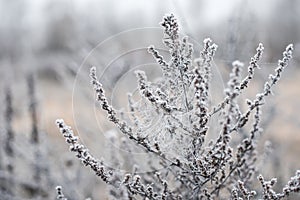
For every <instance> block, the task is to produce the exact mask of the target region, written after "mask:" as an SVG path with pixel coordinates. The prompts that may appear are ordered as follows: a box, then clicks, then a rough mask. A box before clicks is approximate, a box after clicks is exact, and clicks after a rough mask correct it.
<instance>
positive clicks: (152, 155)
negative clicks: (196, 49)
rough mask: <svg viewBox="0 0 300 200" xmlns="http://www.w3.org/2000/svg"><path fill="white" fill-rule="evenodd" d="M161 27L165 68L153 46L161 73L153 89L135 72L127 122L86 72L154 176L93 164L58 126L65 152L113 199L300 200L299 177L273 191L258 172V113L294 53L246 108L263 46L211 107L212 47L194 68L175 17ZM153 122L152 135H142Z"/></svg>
mask: <svg viewBox="0 0 300 200" xmlns="http://www.w3.org/2000/svg"><path fill="white" fill-rule="evenodd" d="M161 26H162V27H163V29H164V37H163V42H164V44H165V46H166V47H167V48H168V49H169V53H170V60H165V58H164V57H163V56H162V55H161V54H160V52H159V51H158V50H157V49H156V48H155V47H154V46H150V47H149V48H148V52H149V53H150V54H152V55H153V57H154V59H155V60H156V61H157V64H158V65H159V66H160V68H161V72H162V77H161V79H160V80H159V81H157V82H150V81H149V80H148V79H147V75H146V73H145V72H144V71H141V70H138V71H136V72H135V74H136V77H137V84H138V90H139V95H140V99H139V100H136V99H134V98H132V94H129V95H128V107H129V111H130V112H129V113H130V116H129V117H127V118H126V119H125V118H124V117H122V115H121V114H120V113H118V112H117V110H116V109H115V108H114V107H113V106H112V105H110V103H109V101H108V100H107V97H106V96H105V91H104V88H103V86H102V84H101V83H100V82H99V81H98V78H97V75H96V67H92V68H91V70H90V78H91V84H92V85H93V88H94V92H95V94H96V100H97V101H98V102H99V106H100V108H101V109H103V110H104V111H106V113H107V117H108V120H109V121H111V122H112V123H113V124H114V125H115V126H116V128H117V129H118V130H119V131H120V132H121V133H122V134H123V135H124V136H125V138H126V140H124V142H125V143H126V142H128V141H132V142H134V144H135V145H136V146H138V147H139V148H141V149H142V150H143V151H144V152H146V155H148V159H147V158H144V159H145V160H146V161H147V164H148V166H150V168H151V170H148V171H147V172H142V170H141V169H140V168H138V167H136V166H138V165H139V161H137V162H136V163H134V165H132V167H133V168H135V169H134V170H133V172H130V171H128V172H124V173H123V172H122V171H120V170H118V169H116V168H112V167H109V166H108V165H106V164H105V163H104V161H103V160H100V159H97V158H95V157H94V156H93V154H92V153H91V152H90V151H89V149H88V147H86V146H85V145H83V144H82V143H81V142H80V139H79V138H78V137H77V136H75V135H74V133H73V131H72V130H71V127H69V126H67V125H66V124H65V122H64V121H63V120H61V119H60V120H57V121H56V123H57V126H58V128H59V129H60V132H61V134H62V135H63V137H64V138H65V139H66V143H67V144H68V145H69V146H70V150H71V151H72V152H74V153H75V154H76V156H77V158H78V159H79V160H81V162H82V163H83V165H85V166H87V167H89V168H91V169H92V170H93V171H94V172H95V174H96V176H99V178H101V179H102V180H103V181H104V182H105V183H107V184H108V185H110V187H109V188H110V193H109V194H110V196H111V198H114V199H140V197H142V198H143V199H258V198H261V199H283V198H286V197H288V196H289V195H290V194H291V193H296V192H299V191H300V171H299V170H298V171H297V172H296V173H295V176H293V177H291V178H290V181H288V183H287V184H286V186H285V187H284V188H283V189H282V190H281V191H275V189H274V187H273V186H274V185H275V184H276V178H273V179H271V180H266V179H265V178H264V177H263V176H262V175H261V174H260V173H259V169H258V167H257V159H258V145H257V143H258V140H259V136H260V135H261V132H262V129H261V127H260V122H261V117H262V115H261V109H262V106H263V105H264V104H265V100H266V97H268V96H270V94H272V88H273V87H274V86H275V85H276V84H277V83H278V81H279V79H280V77H281V75H282V72H283V70H284V69H285V68H286V67H287V65H288V63H289V61H290V59H291V58H292V53H293V46H292V45H288V46H287V47H286V50H285V51H284V52H283V57H282V58H281V59H280V60H279V61H278V66H277V68H276V69H275V72H274V73H273V74H270V75H269V77H268V80H267V81H266V82H265V84H264V87H263V89H262V91H261V92H260V93H258V94H257V95H256V96H255V97H254V98H253V99H246V100H244V102H245V105H246V106H245V105H241V103H240V102H241V99H242V95H241V94H242V93H243V92H244V91H245V90H246V89H247V87H248V86H249V83H250V81H251V80H252V79H253V77H254V72H255V70H256V69H258V68H259V61H260V59H261V58H262V54H263V51H264V47H263V45H262V44H259V45H258V47H257V49H256V53H255V55H254V56H253V57H252V58H251V60H250V62H249V66H248V68H247V75H246V76H245V77H242V73H241V71H242V69H243V66H244V64H243V63H241V62H240V61H235V62H233V63H232V71H231V73H230V75H229V80H228V82H227V85H226V86H225V87H226V89H225V90H224V98H223V100H222V101H221V102H220V103H219V104H216V105H212V104H211V101H210V92H211V90H210V89H211V85H210V83H211V67H212V62H213V58H214V55H215V52H216V50H217V45H216V44H214V43H213V42H212V40H211V39H205V40H204V42H203V49H202V50H201V52H200V56H199V58H196V59H194V60H193V58H192V57H193V46H192V44H191V43H189V40H188V38H187V37H183V38H181V37H180V35H179V30H178V23H177V21H176V19H175V17H174V16H173V15H172V14H171V15H166V16H165V17H164V18H163V21H162V22H161ZM242 107H246V109H242ZM158 117H159V120H157V121H156V123H155V126H154V128H152V130H151V131H147V128H148V126H149V124H150V123H152V122H153V120H155V119H154V118H158ZM214 119H218V120H219V119H221V120H219V123H218V124H217V125H218V128H216V127H212V126H216V124H214V123H211V122H212V121H213V120H214ZM249 124H250V125H249ZM246 125H247V126H246ZM249 127H250V128H249ZM241 129H243V131H245V129H246V130H247V131H246V134H245V135H244V137H236V136H238V135H239V132H240V131H241ZM214 136H215V137H214ZM239 139H240V141H238V140H239ZM233 141H234V142H233ZM128 144H129V143H128ZM154 161H158V162H155V163H154ZM140 162H145V161H140ZM258 183H259V184H260V187H258V186H257V184H258ZM57 191H58V196H57V198H58V199H65V197H64V195H63V193H62V188H61V187H58V188H57Z"/></svg>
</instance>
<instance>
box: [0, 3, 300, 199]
mask: <svg viewBox="0 0 300 200" xmlns="http://www.w3.org/2000/svg"><path fill="white" fill-rule="evenodd" d="M166 13H174V15H175V16H176V17H177V19H178V22H179V24H180V33H181V34H182V35H188V36H189V38H190V39H191V41H192V42H193V43H194V42H195V43H194V49H195V55H197V53H199V50H200V49H201V47H202V41H203V39H204V38H206V37H210V38H211V39H212V40H213V41H214V42H215V43H217V44H218V46H219V47H218V52H217V54H216V56H215V66H214V69H215V71H216V72H217V73H218V76H216V78H215V79H213V83H214V84H215V86H216V87H218V84H220V83H221V82H222V84H223V80H224V82H225V83H226V80H227V77H228V74H229V72H230V68H231V63H232V61H234V60H236V59H239V60H241V61H242V62H245V64H246V66H247V63H248V62H249V60H250V57H251V56H253V55H254V54H255V49H256V47H257V46H258V44H259V43H260V42H261V43H263V44H264V47H265V53H264V56H263V60H262V62H261V69H260V70H258V71H256V79H255V80H254V81H253V83H252V85H251V86H252V87H251V89H250V91H249V94H248V93H247V94H245V96H246V97H249V98H254V97H255V94H256V93H257V92H259V91H261V90H262V88H263V83H264V81H265V80H266V79H267V77H268V74H269V73H272V72H273V70H274V69H275V68H276V66H277V61H278V59H280V58H281V57H282V52H283V51H284V50H285V47H286V46H287V45H288V44H290V43H293V44H294V47H295V51H294V58H293V61H292V62H291V64H290V65H289V67H288V68H287V69H286V71H285V73H284V75H283V77H282V80H281V81H280V84H279V85H278V86H276V88H275V89H274V94H275V95H274V96H272V97H271V98H268V99H267V101H268V103H267V106H265V107H266V110H265V111H266V112H264V121H263V128H264V130H265V132H264V134H263V136H262V137H263V138H264V140H267V141H270V142H268V143H267V144H268V145H267V147H266V149H267V151H265V152H264V153H263V151H262V154H263V155H262V157H264V155H265V154H268V157H269V158H262V160H263V161H262V163H264V166H265V167H264V168H263V169H262V172H263V173H264V174H265V175H266V177H267V178H271V177H272V176H276V177H278V179H279V186H281V185H283V184H284V183H286V182H287V180H288V177H290V176H291V175H293V174H294V171H295V170H296V169H299V168H300V160H299V156H298V155H299V153H300V148H299V142H300V131H299V130H300V118H299V111H300V103H299V99H300V90H299V85H300V65H299V64H300V63H299V62H300V26H299V25H300V1H297V0H289V1H285V0H264V1H259V0H251V1H250V0H230V1H217V0H210V1H206V0H191V1H184V0H165V1H159V0H152V1H146V0H139V1H138V0H128V1H116V0H110V1H108V0H40V1H35V0H27V1H25V0H10V1H6V0H0V19H1V20H0V102H1V107H0V113H1V116H0V131H1V133H0V143H1V145H0V199H53V198H54V196H55V186H56V185H62V186H63V187H64V188H65V192H64V193H65V194H66V196H68V197H70V199H84V198H86V197H91V198H93V199H101V198H106V196H107V192H106V190H105V189H104V188H105V186H104V184H103V183H102V182H101V181H99V180H98V179H97V177H94V175H93V173H92V172H91V171H89V170H88V169H86V168H83V167H82V166H81V164H80V163H79V161H78V160H76V159H75V158H74V155H72V154H71V153H69V152H68V147H67V145H66V144H65V143H64V139H63V137H62V136H61V135H60V133H59V131H58V129H57V128H56V125H55V120H56V119H57V118H63V119H64V120H65V121H66V122H67V123H68V124H69V125H71V126H72V127H73V128H74V130H75V132H76V134H79V135H80V136H81V138H82V139H83V141H84V143H85V144H86V145H87V146H88V147H90V148H91V151H92V153H94V154H95V155H96V156H99V157H109V153H106V151H105V150H104V149H109V147H110V145H111V143H110V142H107V141H109V138H110V136H109V135H113V134H114V133H107V131H110V130H111V124H110V123H109V122H107V120H106V117H105V116H103V113H101V112H98V111H95V110H94V107H95V102H94V96H93V92H92V90H91V87H90V85H89V77H88V70H89V68H90V66H92V65H96V66H97V69H98V71H99V72H98V73H99V74H100V75H101V76H100V79H101V81H102V82H103V83H104V86H105V88H106V89H107V94H108V95H109V96H110V98H111V99H110V100H111V101H112V102H113V104H115V105H116V106H119V105H120V107H121V105H122V102H123V101H124V100H123V99H122V98H123V97H122V96H123V95H124V94H125V95H126V92H127V91H125V92H124V90H126V89H128V87H129V90H132V89H134V86H133V85H134V84H135V82H134V81H135V80H134V79H133V80H132V79H131V78H130V76H129V75H128V77H127V76H126V77H127V79H126V77H124V76H123V75H124V74H128V72H131V71H132V69H136V68H137V67H139V68H143V67H142V66H143V64H146V63H147V64H149V63H151V60H152V58H151V56H149V55H148V54H147V52H146V48H147V46H149V45H150V44H153V43H154V44H155V46H158V47H159V48H161V49H162V50H164V47H163V44H162V42H161V41H162V39H161V38H162V36H163V34H162V30H161V29H160V27H159V22H160V21H161V20H162V17H163V16H164V15H165V14H166ZM152 62H153V61H152ZM244 71H245V72H246V69H245V70H244ZM149 73H150V74H151V73H152V76H153V78H155V77H156V76H157V72H155V70H149ZM124 79H125V81H124ZM128 79H130V80H131V81H129V80H128ZM120 80H123V81H124V82H123V83H124V84H117V83H118V82H119V81H120ZM221 86H222V85H221ZM115 88H118V89H117V90H116V89H115ZM116 91H117V92H116ZM216 91H217V90H216ZM218 95H220V94H217V96H218ZM247 95H248V96H247ZM125 98H126V97H125ZM107 135H108V136H107ZM262 146H263V145H262ZM103 147H105V148H103ZM262 149H263V147H262ZM270 169H272V170H270ZM279 186H278V187H279Z"/></svg>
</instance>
